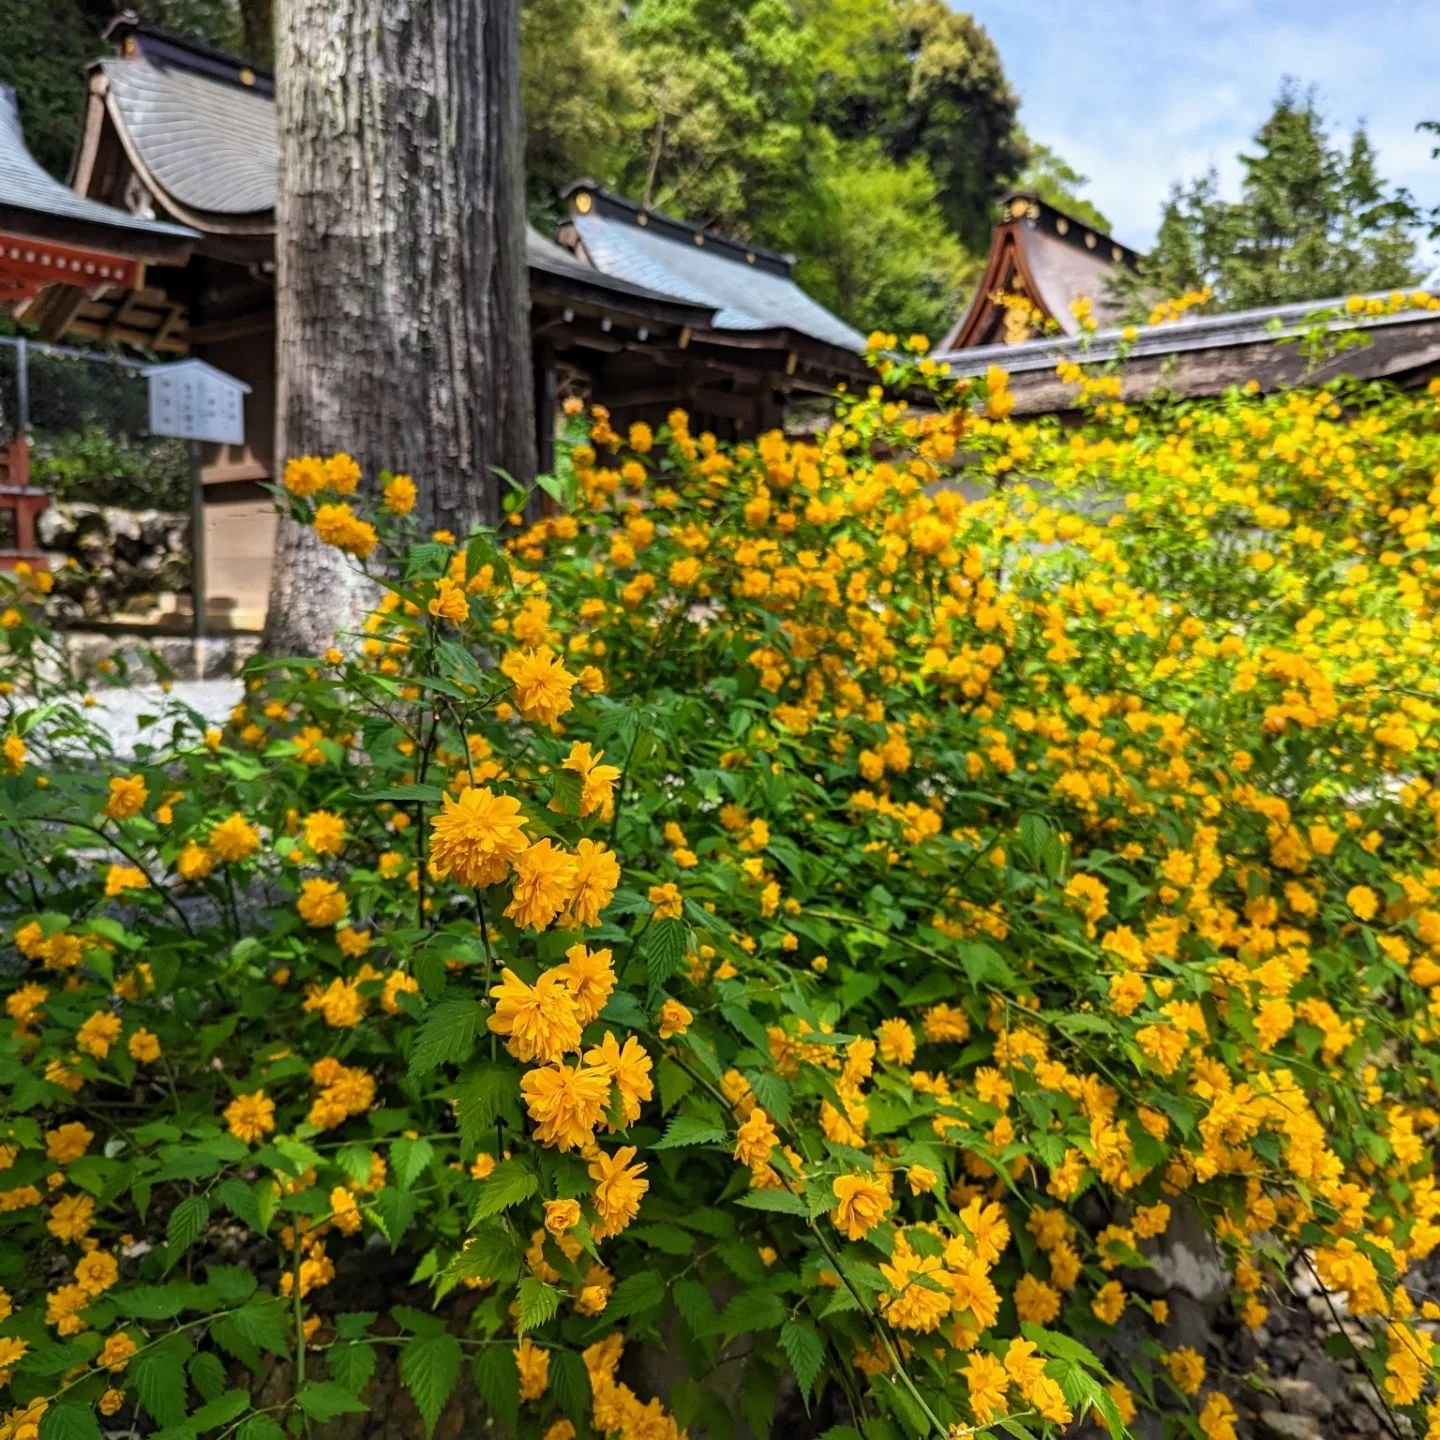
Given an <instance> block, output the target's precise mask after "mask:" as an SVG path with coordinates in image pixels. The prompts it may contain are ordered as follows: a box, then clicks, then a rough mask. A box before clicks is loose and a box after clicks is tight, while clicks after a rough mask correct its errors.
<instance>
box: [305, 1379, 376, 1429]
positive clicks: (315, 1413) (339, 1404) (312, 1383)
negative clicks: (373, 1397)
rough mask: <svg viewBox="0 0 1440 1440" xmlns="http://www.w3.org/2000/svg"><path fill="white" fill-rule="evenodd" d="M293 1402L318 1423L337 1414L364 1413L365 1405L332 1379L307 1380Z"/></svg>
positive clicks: (326, 1421)
mask: <svg viewBox="0 0 1440 1440" xmlns="http://www.w3.org/2000/svg"><path fill="white" fill-rule="evenodd" d="M295 1403H296V1404H297V1405H298V1406H299V1407H300V1408H301V1409H302V1410H303V1411H304V1412H305V1413H306V1414H307V1415H308V1416H309V1417H310V1418H311V1419H312V1420H314V1421H315V1422H316V1423H317V1424H320V1425H325V1424H327V1423H328V1422H329V1421H331V1420H334V1419H335V1418H336V1417H337V1416H339V1415H362V1414H364V1413H365V1406H364V1405H363V1404H362V1403H361V1402H360V1401H359V1400H357V1399H356V1398H355V1396H354V1395H352V1394H351V1393H350V1392H349V1391H348V1390H347V1389H346V1388H345V1387H344V1386H343V1385H340V1384H337V1383H336V1382H335V1381H334V1380H307V1381H306V1382H305V1383H304V1384H303V1385H302V1386H301V1387H300V1390H299V1392H298V1393H297V1394H296V1396H295Z"/></svg>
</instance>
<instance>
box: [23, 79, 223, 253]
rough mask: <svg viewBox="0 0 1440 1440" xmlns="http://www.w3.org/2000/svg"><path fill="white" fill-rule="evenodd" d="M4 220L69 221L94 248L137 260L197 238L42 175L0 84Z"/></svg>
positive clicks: (187, 231) (189, 231) (167, 250)
mask: <svg viewBox="0 0 1440 1440" xmlns="http://www.w3.org/2000/svg"><path fill="white" fill-rule="evenodd" d="M7 215H9V216H18V215H32V216H43V217H46V218H47V219H50V220H58V221H62V222H74V224H75V225H76V226H77V227H83V228H84V230H85V231H86V232H87V234H88V235H89V237H90V238H91V239H92V242H93V243H94V244H96V245H97V246H100V245H113V246H115V247H116V248H117V249H119V250H120V251H122V252H123V253H125V254H130V255H136V256H142V257H148V256H150V255H152V254H154V253H156V252H157V248H159V249H163V250H164V251H165V252H167V253H169V252H173V251H174V249H175V247H176V242H181V243H182V244H183V242H185V241H190V240H195V239H197V238H198V237H197V236H196V234H195V232H194V231H193V230H189V229H187V228H185V227H184V226H182V225H168V224H165V223H163V222H161V221H158V220H147V219H145V218H144V217H143V216H139V215H131V214H130V213H129V212H128V211H125V210H117V209H115V208H114V207H113V206H110V205H102V204H100V202H99V201H98V200H90V199H87V198H86V197H85V196H83V195H77V194H76V193H75V192H74V191H73V190H71V189H70V187H69V186H68V185H62V184H61V183H60V182H59V181H58V180H55V179H53V178H52V177H51V176H49V175H47V174H46V173H45V171H44V170H43V169H42V168H41V167H40V164H39V162H38V161H37V160H36V159H35V158H34V156H32V155H31V154H30V151H29V150H28V149H27V148H26V145H25V136H24V132H23V130H22V129H21V126H20V109H19V106H18V105H17V104H16V101H15V92H14V91H13V90H12V89H11V88H10V87H9V86H8V85H0V225H3V224H5V223H7V221H6V219H5V217H6V216H7ZM8 223H14V222H13V220H11V221H10V222H8Z"/></svg>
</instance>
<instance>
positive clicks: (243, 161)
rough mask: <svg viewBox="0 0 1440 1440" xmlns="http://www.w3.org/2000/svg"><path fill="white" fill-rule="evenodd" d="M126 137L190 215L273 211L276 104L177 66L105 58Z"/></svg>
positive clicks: (277, 151)
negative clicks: (192, 211) (196, 212)
mask: <svg viewBox="0 0 1440 1440" xmlns="http://www.w3.org/2000/svg"><path fill="white" fill-rule="evenodd" d="M100 69H101V71H102V72H103V73H104V75H105V79H106V81H107V82H108V84H109V87H110V95H111V97H112V98H113V100H114V102H115V105H116V107H117V108H118V110H119V112H120V116H121V119H122V121H123V123H124V126H125V134H126V136H127V138H128V139H129V141H130V143H131V145H133V146H134V147H135V150H136V153H137V154H138V156H139V159H140V162H141V163H142V164H143V165H144V167H145V169H146V170H147V171H149V173H150V175H151V177H152V178H153V179H154V181H155V183H156V184H157V185H159V186H160V188H161V189H162V190H164V191H165V193H166V194H167V195H168V196H170V197H171V198H172V199H173V200H174V201H175V202H176V203H177V204H179V205H180V206H182V207H184V208H185V209H187V210H201V211H205V212H207V213H209V214H212V215H255V214H263V213H264V212H265V211H268V210H272V209H274V207H275V173H276V168H277V156H278V154H279V141H278V138H277V133H276V128H275V102H274V101H273V100H272V99H271V98H270V97H269V96H268V95H263V94H260V93H258V92H257V91H253V90H245V89H242V88H241V87H240V86H238V85H229V84H226V83H224V82H223V81H218V80H213V79H211V78H209V77H208V76H205V75H198V74H196V73H195V72H194V71H190V70H183V69H181V68H179V67H178V66H170V65H157V64H153V63H151V62H150V61H148V60H143V59H136V60H105V61H102V62H101V64H100Z"/></svg>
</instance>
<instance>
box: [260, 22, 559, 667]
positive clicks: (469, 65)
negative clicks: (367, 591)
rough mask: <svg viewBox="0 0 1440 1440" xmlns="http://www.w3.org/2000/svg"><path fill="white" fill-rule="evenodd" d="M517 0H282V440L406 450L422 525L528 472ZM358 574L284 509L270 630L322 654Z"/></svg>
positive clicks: (279, 642) (493, 503) (487, 501)
mask: <svg viewBox="0 0 1440 1440" xmlns="http://www.w3.org/2000/svg"><path fill="white" fill-rule="evenodd" d="M519 18H520V17H519V0H344V3H343V4H342V3H337V0H279V3H278V5H277V13H276V58H277V61H278V73H277V100H278V104H279V121H280V188H279V199H278V206H277V220H278V229H279V234H278V238H277V245H276V257H277V275H276V281H277V289H276V311H277V320H276V324H277V348H278V357H277V360H278V369H279V375H278V385H279V394H278V404H277V406H276V414H277V432H278V433H277V436H276V440H277V444H276V450H275V453H276V455H277V456H279V457H286V456H293V455H302V454H329V453H331V452H333V451H336V450H345V451H348V452H349V453H350V454H352V455H353V456H354V457H355V458H356V460H358V461H359V463H360V465H361V468H362V469H363V471H364V472H365V474H366V476H367V479H368V480H369V482H370V483H372V484H373V480H374V476H375V475H376V473H377V472H378V471H380V470H382V469H386V470H394V471H404V472H408V473H409V474H411V475H413V476H414V477H415V481H416V483H417V485H418V486H419V487H420V496H421V499H420V506H421V509H420V514H421V516H422V518H423V519H424V521H425V522H426V523H427V524H429V525H433V526H440V527H444V528H446V529H451V530H454V531H455V532H456V533H457V534H463V533H465V532H466V531H468V530H469V529H470V528H471V526H472V525H474V524H476V523H480V522H494V521H495V520H496V519H497V518H498V515H499V495H500V489H501V483H502V482H501V481H500V480H499V478H498V477H497V476H496V474H495V467H497V466H499V467H502V468H504V469H505V470H507V471H509V472H510V473H511V474H513V475H516V476H517V477H519V478H521V479H527V478H529V476H530V475H531V474H533V472H534V465H535V456H534V449H535V427H534V386H533V379H532V374H531V365H530V323H529V288H528V274H527V269H526V259H525V203H524V174H523V146H524V132H523V124H524V121H523V117H522V114H521V108H520V41H519ZM353 600H354V587H353V586H351V585H350V584H349V583H348V581H347V578H346V573H345V567H344V566H343V565H342V564H341V563H339V559H338V557H337V556H336V554H335V553H334V552H329V551H326V550H325V549H324V547H322V546H320V545H319V544H318V543H317V542H316V540H315V538H314V536H313V534H311V533H310V532H308V531H305V530H302V529H301V528H300V527H297V526H294V525H290V524H288V523H287V524H285V525H282V527H281V533H280V536H279V540H278V545H277V553H276V557H275V573H274V578H273V580H272V584H271V597H270V612H269V619H268V623H267V630H266V636H267V648H269V649H271V650H272V651H276V650H279V651H283V652H290V653H294V652H296V651H300V652H309V653H315V652H316V651H318V650H320V649H323V648H324V647H325V646H326V645H328V644H330V643H331V640H332V638H333V633H334V631H335V628H336V626H337V624H344V623H347V622H348V621H349V620H350V619H351V618H353V617H352V616H351V615H349V614H347V610H349V609H351V608H353Z"/></svg>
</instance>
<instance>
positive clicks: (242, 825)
mask: <svg viewBox="0 0 1440 1440" xmlns="http://www.w3.org/2000/svg"><path fill="white" fill-rule="evenodd" d="M209 846H210V849H211V850H213V851H214V852H215V854H216V855H218V856H219V857H220V859H221V860H223V861H224V862H225V863H226V864H227V865H231V864H234V863H236V862H237V861H240V860H248V859H249V858H250V856H252V855H253V854H254V853H255V852H256V851H257V850H258V849H259V848H260V832H259V831H258V830H257V829H256V828H255V827H254V826H253V825H252V824H250V822H249V821H248V820H246V818H245V817H244V816H243V815H242V814H240V812H239V811H238V810H237V811H236V812H235V813H234V814H233V815H230V816H229V817H227V818H226V819H224V820H222V821H221V822H220V823H219V824H218V825H216V826H215V827H214V828H213V829H212V830H211V831H210V840H209ZM206 873H208V871H207V872H206ZM187 878H189V877H187Z"/></svg>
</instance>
